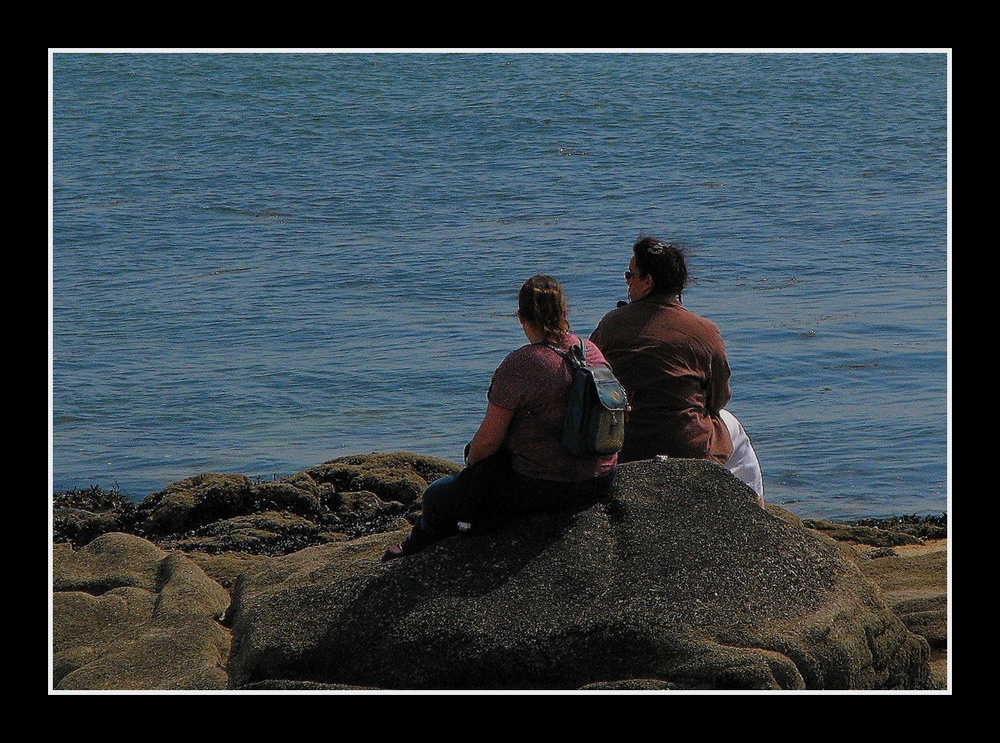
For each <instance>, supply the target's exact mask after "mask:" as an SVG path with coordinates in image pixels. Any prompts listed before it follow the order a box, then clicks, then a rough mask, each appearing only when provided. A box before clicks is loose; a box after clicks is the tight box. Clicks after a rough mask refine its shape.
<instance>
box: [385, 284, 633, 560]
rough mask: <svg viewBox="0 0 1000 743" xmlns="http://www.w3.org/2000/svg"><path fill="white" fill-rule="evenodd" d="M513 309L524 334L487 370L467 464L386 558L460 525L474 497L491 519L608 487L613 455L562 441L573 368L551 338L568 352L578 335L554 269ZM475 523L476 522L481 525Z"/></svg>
mask: <svg viewBox="0 0 1000 743" xmlns="http://www.w3.org/2000/svg"><path fill="white" fill-rule="evenodd" d="M517 317H518V319H519V320H520V321H521V327H522V329H523V330H524V334H525V336H526V337H527V338H528V341H530V342H529V343H528V344H526V345H524V346H521V347H520V348H518V349H517V350H515V351H512V352H511V353H510V354H508V355H507V357H506V358H505V359H504V360H503V362H502V363H501V364H500V366H499V367H497V370H496V371H495V372H494V373H493V379H492V381H491V383H490V388H489V391H488V393H487V400H488V405H487V408H486V415H485V416H484V418H483V422H482V423H481V424H480V425H479V430H477V431H476V434H475V436H473V438H472V442H471V443H470V444H469V446H468V447H466V464H467V465H468V466H467V467H466V468H465V470H463V471H462V472H461V473H459V474H458V475H450V476H448V477H443V478H441V479H439V480H436V481H435V482H433V483H431V484H430V486H428V488H427V490H425V491H424V494H423V497H422V501H423V503H422V507H423V512H422V514H421V516H420V519H419V520H418V521H417V523H416V524H414V526H413V529H412V530H411V532H410V535H409V536H408V537H407V538H406V539H405V540H404V541H403V542H402V543H400V544H396V545H393V546H392V547H390V548H389V549H388V550H386V553H385V555H384V556H383V558H382V559H383V560H391V559H394V558H397V557H403V556H405V555H411V554H413V553H415V552H418V551H420V550H421V549H423V548H425V547H427V546H428V545H430V544H433V543H434V542H437V541H440V540H441V539H444V538H446V537H449V536H452V535H454V534H457V533H459V531H460V530H461V528H460V526H459V523H460V522H462V523H463V525H465V523H466V522H465V519H466V518H468V517H467V516H466V515H465V514H466V512H467V509H468V508H469V506H470V502H473V501H475V500H477V499H479V498H480V497H485V499H486V503H485V504H484V509H483V510H480V511H479V517H480V518H481V519H483V520H484V521H485V522H486V523H488V524H490V523H496V522H497V521H498V520H503V519H506V518H510V517H514V516H517V515H523V514H531V513H546V512H554V511H562V510H570V509H577V508H585V507H587V506H589V505H591V504H593V503H595V502H597V501H598V500H600V499H601V498H603V497H604V496H605V495H607V494H608V493H609V491H610V490H611V487H612V485H613V484H614V480H615V474H616V471H617V464H618V455H617V454H608V455H592V456H578V455H574V454H571V453H570V452H569V451H568V450H567V449H566V448H564V446H563V444H562V429H563V416H564V414H565V411H566V404H567V401H568V398H569V390H570V386H571V384H572V372H571V369H570V365H569V364H568V363H567V362H566V361H565V360H564V359H563V357H562V356H561V355H560V354H559V353H557V352H556V351H555V350H553V349H552V348H549V347H548V346H555V347H556V348H559V349H561V350H563V351H567V350H568V349H569V348H571V347H572V346H574V345H578V344H579V343H580V338H579V337H578V336H576V335H575V334H573V333H572V332H571V330H570V325H569V320H568V317H569V308H568V306H567V303H566V293H565V291H564V290H563V287H562V285H561V284H560V283H559V282H558V281H557V280H556V279H554V278H552V277H551V276H546V275H544V274H538V275H536V276H532V277H531V278H530V279H528V280H527V281H526V282H524V285H523V286H522V287H521V291H520V293H519V295H518V310H517ZM586 348H587V360H588V362H589V363H590V364H603V365H605V366H606V365H607V361H606V360H605V358H604V354H602V353H601V350H600V348H598V347H597V346H596V345H595V344H594V343H590V342H588V343H587V344H586ZM477 490H478V491H483V490H489V491H490V495H489V496H486V494H485V493H484V492H476V491H477ZM474 529H475V530H480V523H478V522H477V523H476V524H474Z"/></svg>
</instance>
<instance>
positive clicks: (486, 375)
mask: <svg viewBox="0 0 1000 743" xmlns="http://www.w3.org/2000/svg"><path fill="white" fill-rule="evenodd" d="M51 67H52V70H51V84H52V91H51V105H52V168H51V184H52V186H51V202H52V209H51V214H52V229H51V252H50V256H51V393H52V395H51V410H50V421H51V436H50V441H51V449H50V454H51V468H52V469H51V486H52V488H53V490H54V491H60V490H64V489H72V488H86V487H90V486H91V485H99V486H101V487H104V488H112V487H118V488H120V489H121V490H122V491H123V492H124V493H126V494H128V495H129V496H132V497H134V498H135V499H137V500H138V499H141V498H143V497H145V496H146V495H148V494H150V493H152V492H155V491H158V490H161V489H163V488H164V487H166V486H167V485H169V484H171V483H173V482H176V481H178V480H181V479H184V478H187V477H190V476H193V475H195V474H198V473H201V472H237V473H242V474H246V475H249V476H251V477H255V478H264V479H271V478H273V477H282V476H285V475H290V474H293V473H296V472H299V471H301V470H303V469H306V468H308V467H311V466H313V465H316V464H319V463H321V462H324V461H327V460H329V459H333V458H335V457H339V456H343V455H346V454H355V453H364V452H371V451H401V450H408V451H414V452H419V453H424V454H429V455H435V456H439V457H444V458H447V459H451V460H454V461H461V456H462V448H463V446H464V445H465V443H466V442H467V441H468V440H469V439H470V438H471V436H472V434H473V432H474V431H475V429H476V427H477V426H478V423H479V421H480V420H481V417H482V414H483V412H484V410H485V405H486V388H487V386H488V384H489V380H490V376H491V374H492V372H493V370H494V369H495V367H496V366H497V365H498V364H499V362H500V361H501V359H502V358H503V357H504V356H505V355H506V353H507V352H509V351H510V350H512V349H513V348H515V347H517V346H519V345H521V344H522V343H525V342H526V341H525V339H524V336H523V334H522V333H521V329H520V325H519V323H518V322H517V321H516V320H515V319H514V318H513V317H512V313H513V311H514V309H515V308H516V298H517V291H518V288H519V287H520V285H521V283H522V282H523V281H524V279H526V278H528V277H529V276H531V275H532V274H534V273H538V272H544V273H549V274H552V275H554V276H556V277H557V278H559V279H560V280H561V281H562V282H563V283H564V284H565V286H566V288H567V291H568V293H569V297H570V302H571V306H572V315H571V320H572V322H573V326H574V329H575V330H576V331H578V332H580V333H581V334H584V335H586V334H587V333H589V332H590V331H592V330H593V329H594V327H595V326H596V324H597V322H598V321H599V320H600V318H601V317H602V315H603V314H604V313H605V312H607V311H608V310H610V309H612V308H613V307H614V306H615V302H616V301H617V300H619V299H623V298H624V297H625V284H624V281H623V279H622V271H623V270H624V269H625V268H626V266H627V264H628V260H629V251H630V247H631V245H632V243H633V242H634V241H635V240H636V239H637V237H638V236H639V235H640V234H643V233H652V234H655V235H657V236H659V237H662V238H666V239H679V240H683V241H685V242H687V243H688V244H689V245H690V246H691V249H692V258H691V265H690V268H691V272H692V274H693V276H694V278H695V282H694V283H693V284H692V285H691V286H690V288H689V290H688V292H687V293H686V295H685V302H686V304H687V305H688V306H689V307H690V308H691V309H693V310H694V311H696V312H698V313H699V314H703V315H706V316H708V317H710V318H712V319H713V320H714V321H715V322H716V323H717V324H718V325H719V327H720V328H721V330H722V333H723V336H724V338H725V339H726V343H727V347H728V351H729V354H730V361H731V364H732V367H733V372H734V377H733V389H734V398H733V401H732V403H731V405H730V406H729V407H730V409H731V410H732V411H733V412H734V413H735V414H736V415H737V416H738V417H739V418H740V419H741V420H742V422H743V423H744V425H745V426H746V428H747V429H748V431H749V432H750V435H751V437H752V439H753V442H754V445H755V447H756V449H757V452H758V454H759V456H760V459H761V461H762V464H763V469H764V477H765V488H766V497H767V499H768V500H770V501H772V502H774V503H777V504H779V505H783V506H784V507H786V508H788V509H789V510H791V511H793V512H794V513H796V514H798V515H799V516H801V517H803V518H826V519H844V520H847V519H856V518H864V517H887V516H893V515H910V514H919V515H936V514H941V513H945V512H947V511H948V510H949V482H950V480H949V392H950V387H949V369H950V365H949V351H950V340H949V283H950V282H949V258H950V250H949V220H948V215H949V211H948V208H949V183H948V150H949V137H948V131H949V130H948V126H949V97H948V96H949V84H948V83H949V55H948V53H947V52H946V51H938V52H933V51H932V52H925V53H923V52H922V53H916V52H914V53H501V52H496V53H487V52H480V53H458V52H456V53H389V52H387V53H364V54H362V53H209V52H205V53H125V52H112V53H77V52H71V51H66V52H62V51H56V52H54V53H53V54H52V55H51Z"/></svg>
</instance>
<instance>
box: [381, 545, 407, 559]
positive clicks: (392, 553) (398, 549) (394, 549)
mask: <svg viewBox="0 0 1000 743" xmlns="http://www.w3.org/2000/svg"><path fill="white" fill-rule="evenodd" d="M406 554H407V553H406V548H405V547H403V543H402V542H400V543H399V544H394V545H392V546H391V547H389V549H387V550H386V551H385V554H384V555H382V562H386V561H387V560H395V559H396V558H397V557H406Z"/></svg>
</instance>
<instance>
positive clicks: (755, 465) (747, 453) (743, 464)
mask: <svg viewBox="0 0 1000 743" xmlns="http://www.w3.org/2000/svg"><path fill="white" fill-rule="evenodd" d="M719 416H720V417H721V418H722V420H724V421H725V422H726V426H727V427H728V428H729V435H730V436H732V438H733V455H732V456H731V457H729V461H728V462H726V467H727V468H728V469H729V471H730V472H732V473H733V474H734V475H736V476H737V477H738V478H739V479H741V480H742V481H743V482H745V483H746V484H747V485H749V486H750V487H751V488H753V491H754V492H755V493H757V502H758V503H760V505H761V508H763V507H764V476H763V474H762V473H761V471H760V460H758V459H757V452H755V451H754V449H753V444H751V443H750V437H749V436H747V432H746V431H745V430H743V424H742V423H740V422H739V421H738V420H737V419H736V416H735V415H733V414H732V413H730V412H729V411H728V410H726V409H725V408H723V409H722V410H720V411H719Z"/></svg>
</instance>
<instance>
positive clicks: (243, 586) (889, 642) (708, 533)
mask: <svg viewBox="0 0 1000 743" xmlns="http://www.w3.org/2000/svg"><path fill="white" fill-rule="evenodd" d="M334 549H339V548H337V547H331V548H321V547H317V548H311V549H309V550H303V551H302V552H300V553H296V554H293V555H289V556H287V557H283V558H278V559H275V560H274V561H273V562H272V563H271V564H269V565H268V568H267V570H262V571H258V572H253V573H251V572H247V573H244V574H242V575H241V577H240V578H239V579H238V580H237V582H236V585H235V587H234V589H233V603H232V606H231V607H230V610H229V612H228V613H227V617H226V620H227V623H228V624H229V625H230V626H231V628H232V631H233V646H232V655H231V657H230V661H229V666H228V669H229V673H230V684H231V686H233V687H247V686H250V685H255V686H256V687H257V688H260V687H261V685H262V684H263V685H267V683H268V682H269V681H274V680H290V681H297V682H301V681H310V682H314V683H325V684H334V685H338V686H342V685H346V686H356V687H362V688H372V687H373V688H383V689H421V690H468V689H480V690H512V689H519V690H545V689H547V690H552V689H562V690H570V689H594V688H604V689H613V688H636V687H641V688H668V689H730V690H733V689H920V688H926V687H927V686H928V684H929V680H930V679H929V664H928V654H929V648H928V644H927V641H926V640H925V639H924V638H922V637H920V636H918V635H916V634H913V633H911V632H909V631H908V630H907V628H906V626H905V625H904V624H903V623H902V622H901V621H900V619H899V618H898V617H897V616H896V615H895V614H894V613H893V612H892V611H891V610H890V608H889V607H888V606H886V604H885V602H884V601H883V600H882V598H881V597H880V595H879V593H878V589H877V587H876V586H875V585H874V584H873V583H872V582H870V581H869V580H867V579H866V578H865V577H864V576H863V575H862V573H861V571H860V570H859V569H858V567H857V565H856V564H855V563H853V562H851V561H849V560H846V559H844V557H843V556H842V553H841V551H840V550H839V549H838V547H837V546H836V545H835V544H834V543H833V542H832V541H830V540H825V539H822V538H820V537H817V536H816V534H815V533H814V532H810V531H807V530H806V529H804V528H802V527H800V526H798V525H795V524H790V523H788V522H786V521H784V520H782V519H779V518H775V517H774V516H772V515H771V514H770V513H768V512H766V511H765V510H762V509H761V508H759V507H758V506H757V505H756V502H755V498H754V495H753V493H752V492H751V491H750V490H749V489H748V488H747V487H746V486H744V485H743V484H742V483H740V482H739V481H738V480H736V479H735V478H734V477H733V476H732V475H731V474H730V473H729V472H728V471H726V470H725V469H724V468H723V467H720V466H718V465H715V464H712V463H708V462H701V461H695V460H671V461H668V462H663V463H660V462H652V461H650V462H640V463H634V464H630V465H626V466H624V467H622V472H621V478H620V487H619V492H618V495H617V496H616V497H615V498H614V499H613V500H611V501H609V502H608V503H604V504H600V505H596V506H594V507H591V508H589V509H587V510H585V511H582V512H579V513H576V514H560V515H558V516H536V517H531V518H528V519H522V520H520V521H517V522H512V523H510V524H509V525H507V526H505V527H503V528H502V529H501V530H499V531H497V532H495V533H493V534H490V535H486V536H482V537H475V538H462V537H456V538H452V539H449V540H445V541H444V542H441V543H439V544H438V545H435V546H433V547H431V548H430V549H428V550H426V551H424V552H422V553H420V554H417V555H414V556H412V557H407V558H403V559H400V560H396V561H392V562H389V563H383V564H372V565H370V566H368V568H367V569H365V570H359V571H356V572H351V573H348V574H344V573H341V572H339V571H336V570H331V568H330V565H331V564H332V562H333V561H332V560H331V552H330V550H334Z"/></svg>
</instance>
